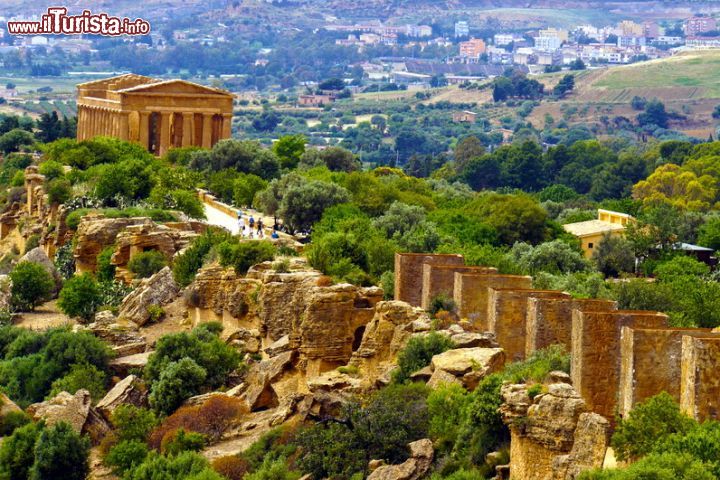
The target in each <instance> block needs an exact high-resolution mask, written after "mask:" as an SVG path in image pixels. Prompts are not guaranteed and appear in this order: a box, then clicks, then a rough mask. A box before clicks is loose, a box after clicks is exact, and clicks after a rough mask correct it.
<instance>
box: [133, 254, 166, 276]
mask: <svg viewBox="0 0 720 480" xmlns="http://www.w3.org/2000/svg"><path fill="white" fill-rule="evenodd" d="M166 265H167V259H166V258H165V255H163V254H162V253H161V252H158V251H157V250H149V251H147V252H140V253H136V254H135V255H133V256H132V258H131V259H130V261H129V262H128V270H130V271H131V272H132V273H133V274H135V276H136V277H137V278H148V277H151V276H153V275H154V274H156V273H157V272H159V271H160V270H162V269H163V268H164V267H165V266H166Z"/></svg>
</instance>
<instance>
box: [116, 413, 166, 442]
mask: <svg viewBox="0 0 720 480" xmlns="http://www.w3.org/2000/svg"><path fill="white" fill-rule="evenodd" d="M112 424H113V426H114V427H115V435H117V437H118V439H119V440H120V441H130V440H137V441H141V442H145V440H146V439H147V436H148V435H149V434H150V431H151V430H152V429H153V428H155V426H156V425H157V424H158V420H157V417H156V416H155V413H154V412H153V411H152V410H148V409H146V408H140V407H136V406H134V405H120V406H118V408H116V409H115V411H113V413H112Z"/></svg>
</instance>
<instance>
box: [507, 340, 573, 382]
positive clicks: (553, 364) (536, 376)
mask: <svg viewBox="0 0 720 480" xmlns="http://www.w3.org/2000/svg"><path fill="white" fill-rule="evenodd" d="M554 370H559V371H562V372H565V373H570V355H569V354H568V353H567V351H566V350H565V347H563V346H562V345H551V346H549V347H547V348H544V349H542V350H537V351H535V352H533V353H532V355H530V356H529V357H528V358H527V359H525V360H524V361H522V362H515V363H511V364H510V365H506V367H505V370H504V372H503V375H504V377H505V378H506V379H507V380H508V381H510V382H512V383H525V382H529V381H534V382H542V381H544V380H545V377H547V375H548V373H550V372H552V371H554Z"/></svg>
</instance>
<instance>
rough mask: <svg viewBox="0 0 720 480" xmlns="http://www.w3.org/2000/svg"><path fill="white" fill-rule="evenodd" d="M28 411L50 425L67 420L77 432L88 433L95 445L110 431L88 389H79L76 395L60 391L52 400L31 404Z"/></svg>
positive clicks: (36, 418) (34, 417)
mask: <svg viewBox="0 0 720 480" xmlns="http://www.w3.org/2000/svg"><path fill="white" fill-rule="evenodd" d="M27 413H28V414H30V416H31V417H32V418H33V419H34V420H41V419H42V420H45V423H46V424H47V425H48V426H52V425H55V424H57V423H59V422H65V423H67V424H69V425H70V426H71V427H72V429H73V430H75V431H76V432H77V433H79V434H83V435H88V436H89V437H90V438H91V439H92V441H93V444H95V445H97V444H98V443H99V442H100V441H101V440H102V439H103V438H104V437H105V436H106V435H107V434H109V433H110V426H109V425H108V424H107V422H106V421H105V419H104V418H103V417H102V415H100V413H99V412H98V411H97V410H96V409H95V408H93V407H92V399H91V398H90V392H88V391H87V390H78V391H77V392H76V393H75V395H71V394H69V393H68V392H60V393H59V394H58V395H57V396H55V397H54V398H52V399H50V400H47V401H45V402H40V403H34V404H32V405H30V406H29V407H28V408H27Z"/></svg>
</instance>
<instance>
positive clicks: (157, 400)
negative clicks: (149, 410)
mask: <svg viewBox="0 0 720 480" xmlns="http://www.w3.org/2000/svg"><path fill="white" fill-rule="evenodd" d="M206 377H207V371H206V370H205V369H204V368H202V367H201V366H199V365H198V364H197V363H195V361H194V360H192V359H191V358H188V357H185V358H182V359H180V360H178V361H177V362H170V363H168V364H167V366H166V367H165V369H164V370H163V371H162V373H161V374H160V377H159V378H158V380H157V381H156V382H154V383H153V386H152V391H151V392H150V405H152V407H153V408H154V409H155V410H157V411H158V412H160V413H162V414H165V415H168V414H170V413H172V412H173V411H174V410H175V409H177V408H178V407H179V406H180V405H182V403H183V402H184V401H185V400H186V399H188V398H190V397H192V396H193V395H197V394H199V393H200V389H201V388H202V386H203V385H204V384H205V379H206Z"/></svg>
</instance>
